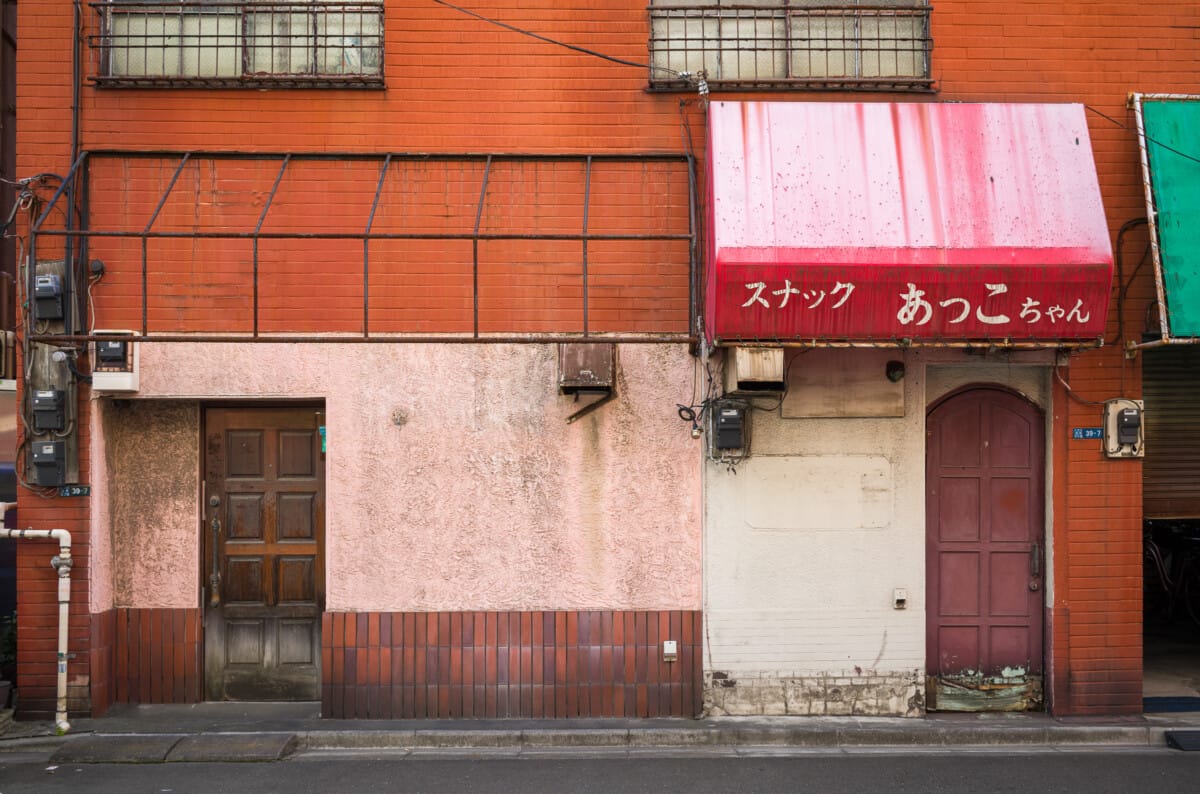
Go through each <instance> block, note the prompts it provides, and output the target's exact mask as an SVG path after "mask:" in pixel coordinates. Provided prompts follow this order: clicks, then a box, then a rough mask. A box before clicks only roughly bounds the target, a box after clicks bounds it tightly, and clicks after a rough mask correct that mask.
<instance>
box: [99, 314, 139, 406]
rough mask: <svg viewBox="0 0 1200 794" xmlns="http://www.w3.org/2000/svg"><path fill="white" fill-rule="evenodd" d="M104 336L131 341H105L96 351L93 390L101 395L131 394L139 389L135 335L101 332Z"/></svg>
mask: <svg viewBox="0 0 1200 794" xmlns="http://www.w3.org/2000/svg"><path fill="white" fill-rule="evenodd" d="M95 333H96V334H97V335H100V334H111V335H113V336H127V337H129V338H128V339H104V340H101V341H98V342H96V343H94V345H93V348H92V389H93V391H98V392H111V393H123V394H128V393H131V392H136V391H137V390H138V388H139V383H138V369H139V365H140V361H139V358H138V345H137V343H136V342H134V341H133V338H134V337H135V336H137V334H136V333H135V332H134V331H101V330H97V331H96V332H95Z"/></svg>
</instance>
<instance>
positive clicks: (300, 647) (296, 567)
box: [203, 405, 325, 700]
mask: <svg viewBox="0 0 1200 794" xmlns="http://www.w3.org/2000/svg"><path fill="white" fill-rule="evenodd" d="M322 410H323V409H322V407H321V406H320V405H315V406H306V407H288V408H209V409H207V410H206V411H205V416H204V421H205V450H204V453H205V489H204V490H205V515H206V521H205V524H204V544H203V548H204V557H203V560H204V579H203V581H204V583H205V585H206V592H205V632H204V643H205V657H204V658H205V686H206V695H207V697H208V698H209V699H210V700H319V699H320V683H321V674H320V659H321V612H322V611H323V610H324V604H325V571H324V541H325V461H324V455H323V454H322V452H321V438H320V434H319V430H318V428H319V426H320V424H321V422H322V419H321V417H322V413H321V411H322Z"/></svg>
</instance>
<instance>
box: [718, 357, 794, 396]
mask: <svg viewBox="0 0 1200 794" xmlns="http://www.w3.org/2000/svg"><path fill="white" fill-rule="evenodd" d="M784 386H785V384H784V382H783V348H782V347H733V348H729V349H728V350H726V351H725V392H726V393H727V394H738V393H745V392H781V391H784Z"/></svg>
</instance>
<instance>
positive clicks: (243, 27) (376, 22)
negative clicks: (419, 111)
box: [88, 0, 386, 88]
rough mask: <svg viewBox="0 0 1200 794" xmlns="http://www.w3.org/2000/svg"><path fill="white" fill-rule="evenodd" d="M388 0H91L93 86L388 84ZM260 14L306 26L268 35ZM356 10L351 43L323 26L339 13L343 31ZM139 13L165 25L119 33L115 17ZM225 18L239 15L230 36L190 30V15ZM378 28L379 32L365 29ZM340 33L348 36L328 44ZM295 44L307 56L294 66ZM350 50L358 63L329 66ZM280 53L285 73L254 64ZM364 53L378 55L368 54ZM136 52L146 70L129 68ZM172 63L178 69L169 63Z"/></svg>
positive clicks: (272, 59)
mask: <svg viewBox="0 0 1200 794" xmlns="http://www.w3.org/2000/svg"><path fill="white" fill-rule="evenodd" d="M385 5H386V4H385V3H384V2H383V0H249V1H248V2H233V1H232V0H97V1H96V2H92V3H90V6H91V7H92V9H93V10H94V12H95V14H96V26H95V29H94V31H93V32H92V33H91V34H90V35H89V38H88V44H89V49H90V51H91V54H92V62H91V68H90V69H89V75H88V79H89V81H90V82H91V83H92V84H93V85H96V86H100V87H112V88H127V87H134V88H146V87H151V88H154V87H157V88H264V87H295V88H384V87H385V76H384V64H385V60H386V59H385V38H386V36H385V15H384V9H385ZM256 14H264V15H266V17H265V19H264V21H266V22H267V24H268V25H269V26H273V25H274V23H275V20H276V18H277V17H280V18H286V19H287V20H288V21H289V24H290V22H291V21H292V20H294V19H295V18H297V17H300V18H302V19H303V20H304V22H305V28H304V30H303V31H301V32H299V33H290V32H289V33H288V34H287V35H285V36H284V37H282V38H281V37H277V36H276V34H275V33H274V30H273V27H272V28H270V29H268V30H267V32H266V33H265V35H264V33H263V32H262V31H261V30H260V29H259V28H256V27H255V25H256V21H255V15H256ZM352 15H353V16H357V19H358V29H357V38H358V40H359V41H358V43H357V44H351V45H349V46H348V45H347V44H346V43H345V41H344V40H345V39H346V38H347V37H346V36H345V35H342V36H337V35H334V34H333V33H331V32H330V30H332V28H327V29H326V30H325V31H324V32H322V31H321V27H322V22H323V20H324V21H325V22H326V24H328V20H334V19H339V18H340V22H341V32H342V33H343V34H345V32H346V29H347V27H346V25H347V19H348V18H350V17H351V16H352ZM138 16H143V17H144V18H145V19H146V20H150V19H152V18H153V19H160V20H163V21H164V25H163V30H162V31H161V32H159V31H150V30H149V28H148V27H146V28H144V29H143V30H141V31H138V32H134V33H129V32H126V33H124V34H122V33H119V32H117V27H118V26H117V25H116V24H115V20H118V19H121V18H127V19H130V20H132V19H136V18H137V17H138ZM221 16H228V17H236V19H235V20H234V25H235V28H234V31H233V32H232V33H231V34H230V33H223V32H221V31H220V30H218V31H216V32H204V31H202V30H198V31H195V32H191V33H189V32H187V30H186V29H185V26H186V24H187V22H188V21H189V20H205V19H216V18H219V17H221ZM172 18H175V19H177V20H178V23H177V26H176V28H175V29H174V31H170V30H168V29H167V24H166V23H167V22H169V21H170V20H171V19H172ZM372 27H374V28H376V29H377V31H378V32H377V33H376V32H374V31H373V30H372V32H370V33H366V32H365V31H366V30H368V29H369V28H372ZM227 37H230V38H228V41H226V38H227ZM264 39H265V41H266V44H265V45H264V44H263V40H264ZM337 39H341V40H342V42H341V43H337V44H333V45H331V44H330V42H333V41H335V40H337ZM122 40H123V41H124V43H123V44H122ZM139 42H140V43H139ZM213 42H215V43H213ZM297 43H300V46H299V47H298V46H297ZM296 50H300V52H301V53H302V55H301V58H302V59H306V60H302V62H301V64H300V66H301V68H291V67H293V66H294V65H295V62H294V61H293V58H294V53H295V51H296ZM226 51H228V53H229V57H230V58H231V59H232V61H231V63H232V65H234V67H235V68H233V69H228V68H226V67H227V65H228V64H229V63H230V62H227V61H226V60H225V56H226ZM351 51H354V52H358V53H359V59H358V64H359V67H358V68H357V69H353V70H351V71H344V70H329V69H328V68H327V64H328V62H329V58H330V56H331V55H333V54H337V53H341V55H340V56H339V57H340V59H341V62H342V63H343V64H344V63H345V62H346V53H348V52H351ZM206 52H208V53H211V54H212V61H211V63H207V64H206V63H205V62H204V54H205V53H206ZM152 53H157V54H158V55H159V57H160V59H161V68H158V69H151V67H150V66H149V64H150V61H151V57H150V56H151V54H152ZM279 53H285V54H287V58H286V62H287V67H285V70H284V71H273V70H261V69H256V68H255V66H256V63H255V62H256V60H258V59H261V58H262V57H263V55H264V54H265V57H266V58H267V59H268V61H269V62H270V63H271V66H272V67H274V66H275V64H276V62H277V61H276V59H277V58H278V55H279ZM366 53H371V54H373V55H374V56H375V57H374V58H371V59H368V58H366V57H364V55H365V54H366ZM122 54H123V55H124V57H125V58H127V59H129V60H127V61H125V63H126V64H127V65H126V68H125V69H124V70H118V67H117V63H118V59H119V58H120V57H121V55H122ZM138 56H140V63H141V68H140V69H139V68H129V67H128V63H130V62H133V60H134V59H136V58H137V57H138ZM185 62H191V63H194V64H196V68H195V69H194V70H190V71H189V70H188V69H186V68H185ZM259 62H261V61H259ZM172 63H173V64H174V68H173V69H172V68H169V67H170V65H171V64H172ZM189 65H190V64H189ZM172 71H173V72H174V73H173V74H172V73H169V72H172Z"/></svg>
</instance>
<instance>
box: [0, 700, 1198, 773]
mask: <svg viewBox="0 0 1200 794" xmlns="http://www.w3.org/2000/svg"><path fill="white" fill-rule="evenodd" d="M0 720H2V717H0ZM53 730H54V729H53V725H52V724H50V723H49V722H42V723H27V722H17V723H11V724H9V725H8V727H7V730H5V727H4V723H3V722H2V721H0V753H14V752H19V753H24V754H38V753H41V754H44V755H45V756H46V757H47V758H48V759H49V760H50V761H53V762H56V763H156V762H163V761H274V760H280V759H282V758H286V757H287V756H289V755H292V754H294V753H312V752H346V751H377V752H389V753H393V752H401V753H404V752H408V753H418V754H419V753H420V752H421V751H432V750H437V751H442V752H461V753H470V752H472V751H475V752H488V753H493V754H494V753H497V752H500V753H505V752H507V753H508V754H511V755H519V754H531V753H536V752H538V751H552V750H559V751H563V752H566V751H569V750H571V749H572V748H574V749H575V750H579V751H584V750H587V751H599V750H604V749H608V750H612V751H628V752H637V753H639V754H653V753H654V751H656V750H657V751H661V752H664V753H666V752H678V751H683V750H695V751H701V750H705V749H710V750H715V749H717V748H750V747H757V748H772V747H773V748H793V749H797V748H812V749H829V750H834V749H836V748H887V747H908V748H916V747H925V748H939V747H943V748H949V747H955V748H963V749H965V748H968V747H990V748H997V747H1003V746H1014V747H1024V748H1031V747H1050V748H1082V747H1096V746H1108V747H1114V748H1115V747H1141V748H1148V747H1154V748H1158V747H1166V746H1167V744H1166V734H1167V732H1168V731H1180V732H1187V736H1191V735H1195V736H1196V737H1198V738H1200V713H1198V712H1189V713H1181V714H1162V715H1146V716H1131V717H1117V718H1055V717H1048V716H1046V715H1044V714H938V715H930V716H927V717H923V718H903V717H720V718H710V719H700V720H681V719H648V720H630V719H604V720H600V719H579V720H553V721H549V720H332V719H321V718H320V716H319V705H318V704H316V703H253V704H251V703H200V704H194V705H153V706H139V705H117V706H113V707H112V708H111V709H110V710H109V712H108V714H107V715H105V716H104V717H101V718H98V719H88V718H80V719H77V720H75V721H73V723H72V726H71V732H70V734H68V735H66V736H55V735H53ZM1193 732H1194V733H1193Z"/></svg>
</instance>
